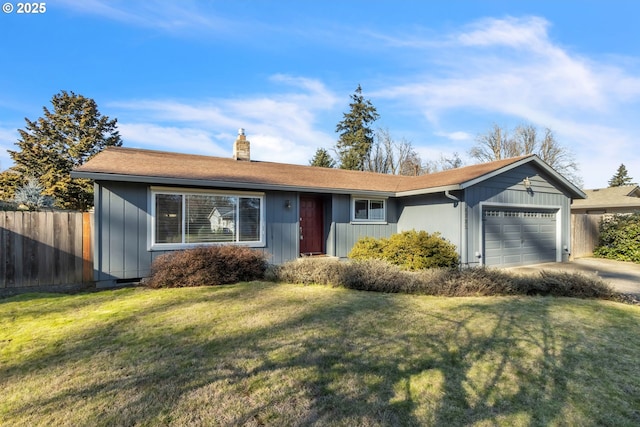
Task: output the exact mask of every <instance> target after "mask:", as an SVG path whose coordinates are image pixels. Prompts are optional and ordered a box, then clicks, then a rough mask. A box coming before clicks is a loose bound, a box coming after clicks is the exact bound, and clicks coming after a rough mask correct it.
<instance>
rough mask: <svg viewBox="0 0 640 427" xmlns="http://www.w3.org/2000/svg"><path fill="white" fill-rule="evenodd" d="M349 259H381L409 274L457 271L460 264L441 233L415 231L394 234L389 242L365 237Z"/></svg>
mask: <svg viewBox="0 0 640 427" xmlns="http://www.w3.org/2000/svg"><path fill="white" fill-rule="evenodd" d="M349 258H351V259H354V260H366V259H382V260H385V261H387V262H389V263H390V264H393V265H397V266H398V267H400V268H402V269H403V270H409V271H417V270H422V269H426V268H454V267H456V266H457V265H458V253H457V251H456V247H455V245H453V244H452V243H450V242H449V241H448V240H446V239H444V238H443V237H442V236H440V234H439V233H433V234H429V233H427V232H426V231H415V230H411V231H404V232H402V233H398V234H394V235H392V236H391V237H389V238H388V239H386V238H381V239H373V238H371V237H365V238H362V239H360V240H358V242H356V244H355V245H354V247H353V249H352V250H351V252H350V253H349Z"/></svg>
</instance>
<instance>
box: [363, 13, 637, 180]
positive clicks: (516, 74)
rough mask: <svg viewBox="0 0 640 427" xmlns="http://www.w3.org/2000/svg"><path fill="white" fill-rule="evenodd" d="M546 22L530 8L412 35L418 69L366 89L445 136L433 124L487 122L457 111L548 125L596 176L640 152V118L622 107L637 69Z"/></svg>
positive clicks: (604, 176) (587, 175) (631, 96)
mask: <svg viewBox="0 0 640 427" xmlns="http://www.w3.org/2000/svg"><path fill="white" fill-rule="evenodd" d="M549 27H550V23H549V22H548V21H546V20H544V19H542V18H539V17H527V18H519V19H517V18H506V19H484V20H481V21H478V22H475V23H473V24H472V25H470V26H468V27H466V28H464V29H463V30H462V31H459V32H456V33H451V34H448V35H445V36H443V37H441V43H436V42H434V40H433V39H428V40H425V42H424V43H419V42H418V41H417V40H416V39H415V38H414V39H413V42H412V44H411V47H412V48H414V49H416V50H417V51H418V52H419V53H418V54H416V57H418V58H420V60H421V61H422V63H423V64H424V65H423V67H424V69H425V73H424V74H415V75H413V76H411V75H406V76H404V77H403V78H402V80H403V81H404V82H403V83H400V84H396V85H392V86H389V87H385V88H382V89H379V90H377V91H375V93H374V95H375V96H376V97H378V98H380V99H386V100H390V101H393V102H398V103H399V104H402V105H403V109H405V111H406V106H407V105H409V106H413V107H414V109H415V110H416V112H417V113H418V114H420V115H422V116H423V117H425V118H426V119H427V120H428V121H429V123H430V124H431V126H432V127H434V128H436V131H434V134H436V135H438V136H443V137H445V138H449V139H451V134H449V133H447V132H446V131H443V130H442V129H446V128H452V127H453V128H458V129H460V128H464V129H465V130H464V131H463V132H464V133H478V132H483V131H485V130H486V129H473V128H470V127H469V124H466V123H464V122H463V120H464V118H465V117H473V118H474V119H476V120H477V119H478V118H479V117H484V118H485V119H484V120H485V121H487V124H488V123H491V122H492V121H501V120H503V119H504V118H505V117H507V118H510V120H509V121H510V122H514V123H518V122H526V123H532V124H534V125H537V126H539V127H550V128H551V129H552V130H554V132H555V133H556V136H557V137H558V139H559V140H560V141H561V143H563V144H565V145H567V146H569V147H570V148H571V149H572V150H573V152H574V153H575V155H576V159H577V160H578V162H579V163H580V164H581V166H582V167H581V169H582V174H583V175H584V179H585V184H587V185H591V186H598V185H603V186H604V185H606V181H607V180H608V179H609V178H610V176H612V175H613V173H615V169H616V168H617V166H618V165H619V163H621V162H629V163H630V164H634V165H638V162H639V160H640V154H638V153H637V151H636V150H632V149H631V141H633V140H634V139H635V136H636V135H637V133H638V132H640V128H639V127H638V126H637V125H636V124H635V118H634V117H630V116H629V113H628V112H627V111H628V110H634V108H631V109H630V108H628V107H629V106H635V107H637V106H638V104H640V76H638V75H637V74H634V73H633V72H632V71H630V70H629V69H628V68H625V65H624V62H623V61H618V62H616V63H613V62H604V59H596V58H589V57H586V56H585V55H583V54H577V53H575V52H571V51H570V50H567V49H566V48H563V47H562V46H560V45H558V44H557V43H556V42H554V41H553V40H552V39H551V38H550V36H549V34H548V29H549ZM492 117H493V118H492ZM500 124H502V122H500ZM460 136H461V137H462V134H460ZM625 164H626V163H625ZM629 170H630V171H631V170H632V169H631V168H630V169H629ZM638 173H639V174H640V168H638Z"/></svg>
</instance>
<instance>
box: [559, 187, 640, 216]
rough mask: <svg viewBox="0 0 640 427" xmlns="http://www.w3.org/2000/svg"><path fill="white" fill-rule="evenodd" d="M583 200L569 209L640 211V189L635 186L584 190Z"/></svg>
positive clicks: (576, 202) (574, 203) (577, 201)
mask: <svg viewBox="0 0 640 427" xmlns="http://www.w3.org/2000/svg"><path fill="white" fill-rule="evenodd" d="M584 192H585V194H586V195H587V199H585V200H576V201H575V202H573V204H572V206H571V209H605V208H629V209H630V210H633V209H634V208H635V209H640V187H638V186H637V185H635V184H633V185H622V186H620V187H609V188H596V189H593V190H584Z"/></svg>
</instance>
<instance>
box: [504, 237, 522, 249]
mask: <svg viewBox="0 0 640 427" xmlns="http://www.w3.org/2000/svg"><path fill="white" fill-rule="evenodd" d="M521 246H522V242H521V241H520V239H511V240H503V245H502V247H503V249H514V248H520V247H521Z"/></svg>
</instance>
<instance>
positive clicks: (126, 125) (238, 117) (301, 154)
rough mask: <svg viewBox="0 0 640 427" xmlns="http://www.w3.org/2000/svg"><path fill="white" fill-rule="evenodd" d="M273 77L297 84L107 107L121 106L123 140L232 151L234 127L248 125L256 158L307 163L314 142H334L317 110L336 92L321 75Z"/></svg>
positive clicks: (116, 106) (185, 149)
mask: <svg viewBox="0 0 640 427" xmlns="http://www.w3.org/2000/svg"><path fill="white" fill-rule="evenodd" d="M272 81H274V82H276V83H285V84H287V85H289V86H293V87H294V89H296V90H294V91H289V92H283V93H279V94H278V93H276V94H274V95H270V96H268V97H267V96H249V97H246V98H234V99H214V100H209V101H207V102H202V101H194V102H186V101H175V100H141V101H125V102H117V103H112V104H110V105H109V107H110V108H112V109H119V110H120V112H119V113H118V121H119V123H120V130H121V134H122V137H123V141H124V145H125V146H133V145H134V144H135V146H138V147H162V148H163V149H168V150H171V151H181V152H191V153H202V154H210V155H216V156H230V155H231V150H232V144H233V141H234V140H235V138H236V134H235V133H234V132H235V131H236V130H237V129H238V128H245V129H246V132H247V138H248V139H249V140H250V141H251V144H252V148H251V157H252V158H253V159H256V160H265V161H279V162H285V163H303V164H304V163H307V162H308V160H309V159H310V158H311V157H312V155H313V153H314V152H315V150H316V148H318V147H325V148H328V147H330V146H332V145H333V143H334V140H335V139H334V136H333V135H330V134H327V133H325V132H323V131H320V130H318V129H317V128H316V126H317V116H318V114H321V113H322V112H325V111H327V110H330V109H331V108H333V106H334V105H335V104H336V100H337V97H336V96H335V95H333V94H332V93H331V92H330V91H328V90H327V89H326V88H325V86H324V85H323V84H322V83H320V82H319V81H317V80H311V79H304V78H298V77H291V76H285V75H277V76H274V77H273V78H272ZM298 89H301V91H300V90H298Z"/></svg>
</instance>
